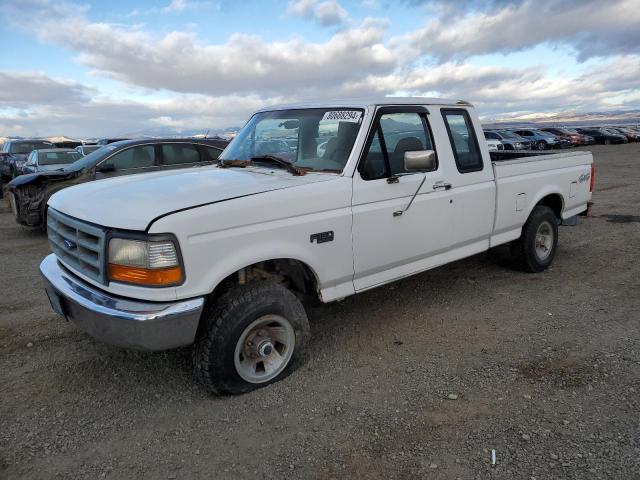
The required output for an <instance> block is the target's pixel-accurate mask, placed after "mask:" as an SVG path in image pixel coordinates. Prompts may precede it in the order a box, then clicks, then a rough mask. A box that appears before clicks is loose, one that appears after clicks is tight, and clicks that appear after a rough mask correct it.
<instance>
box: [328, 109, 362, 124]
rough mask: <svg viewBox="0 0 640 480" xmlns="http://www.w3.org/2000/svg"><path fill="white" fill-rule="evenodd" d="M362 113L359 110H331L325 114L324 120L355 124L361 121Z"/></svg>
mask: <svg viewBox="0 0 640 480" xmlns="http://www.w3.org/2000/svg"><path fill="white" fill-rule="evenodd" d="M361 114H362V112H360V111H358V110H330V111H328V112H325V114H324V116H323V117H322V120H323V121H325V120H327V121H329V120H338V121H340V122H354V123H357V122H359V121H360V115H361Z"/></svg>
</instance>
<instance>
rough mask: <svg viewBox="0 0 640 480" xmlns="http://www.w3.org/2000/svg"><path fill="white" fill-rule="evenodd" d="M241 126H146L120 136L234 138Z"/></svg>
mask: <svg viewBox="0 0 640 480" xmlns="http://www.w3.org/2000/svg"><path fill="white" fill-rule="evenodd" d="M239 130H240V127H230V128H215V129H214V128H212V129H206V128H199V129H197V130H196V129H184V130H177V129H175V128H172V127H165V126H161V127H152V128H145V129H143V130H138V131H135V132H128V133H123V134H122V135H118V137H126V138H137V137H151V138H158V137H169V138H170V137H205V136H206V137H222V138H233V137H234V136H235V135H236V134H237V133H238V131H239Z"/></svg>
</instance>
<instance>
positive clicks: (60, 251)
mask: <svg viewBox="0 0 640 480" xmlns="http://www.w3.org/2000/svg"><path fill="white" fill-rule="evenodd" d="M47 235H48V236H49V245H51V250H52V251H53V253H55V254H56V256H57V257H58V259H59V260H61V261H62V263H64V264H66V265H67V266H68V267H70V268H72V269H74V270H76V271H77V272H78V273H81V274H82V275H85V276H86V277H89V278H91V279H93V280H96V281H98V282H100V283H103V284H104V283H106V281H105V271H104V253H105V238H106V234H105V231H104V230H103V229H102V228H100V227H98V226H95V225H92V224H90V223H87V222H83V221H82V220H77V219H75V218H72V217H69V216H68V215H65V214H63V213H60V212H58V211H56V210H54V209H53V208H49V210H48V211H47Z"/></svg>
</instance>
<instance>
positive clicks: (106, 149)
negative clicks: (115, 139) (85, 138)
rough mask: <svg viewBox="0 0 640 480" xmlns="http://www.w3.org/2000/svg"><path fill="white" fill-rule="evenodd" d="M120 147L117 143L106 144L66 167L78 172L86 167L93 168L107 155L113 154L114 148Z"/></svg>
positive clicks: (68, 169)
mask: <svg viewBox="0 0 640 480" xmlns="http://www.w3.org/2000/svg"><path fill="white" fill-rule="evenodd" d="M117 147H118V145H116V144H109V145H104V146H101V147H100V148H98V149H97V150H95V151H93V152H91V153H90V154H89V155H86V156H84V157H82V155H80V156H81V157H82V158H80V160H77V161H75V162H73V163H72V164H71V165H69V166H68V167H66V168H65V170H67V171H71V172H78V171H80V170H84V169H85V168H91V167H93V166H95V165H96V164H97V163H98V162H99V161H100V160H102V159H103V158H105V157H107V156H108V155H110V154H111V152H112V151H113V150H115V149H116V148H117Z"/></svg>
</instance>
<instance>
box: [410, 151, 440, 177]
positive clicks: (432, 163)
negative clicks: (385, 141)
mask: <svg viewBox="0 0 640 480" xmlns="http://www.w3.org/2000/svg"><path fill="white" fill-rule="evenodd" d="M404 169H405V170H406V171H408V172H424V171H427V172H429V171H431V170H435V169H436V152H434V151H433V150H415V151H413V152H404Z"/></svg>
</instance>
